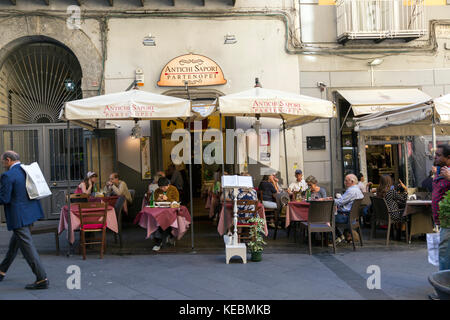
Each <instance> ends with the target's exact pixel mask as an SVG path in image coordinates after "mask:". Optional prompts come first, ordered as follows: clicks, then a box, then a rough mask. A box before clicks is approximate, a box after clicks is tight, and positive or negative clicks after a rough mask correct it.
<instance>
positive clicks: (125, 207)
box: [88, 196, 128, 214]
mask: <svg viewBox="0 0 450 320" xmlns="http://www.w3.org/2000/svg"><path fill="white" fill-rule="evenodd" d="M119 197H120V196H105V197H89V198H88V201H89V202H106V203H108V205H110V206H113V207H114V206H115V205H116V202H117V200H118V199H119ZM122 211H123V212H125V213H126V214H128V205H127V201H126V200H125V201H124V202H123V207H122Z"/></svg>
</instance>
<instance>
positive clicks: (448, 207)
mask: <svg viewBox="0 0 450 320" xmlns="http://www.w3.org/2000/svg"><path fill="white" fill-rule="evenodd" d="M439 221H440V223H441V227H442V228H450V190H449V191H447V193H446V194H445V196H444V197H443V198H442V200H441V201H440V202H439Z"/></svg>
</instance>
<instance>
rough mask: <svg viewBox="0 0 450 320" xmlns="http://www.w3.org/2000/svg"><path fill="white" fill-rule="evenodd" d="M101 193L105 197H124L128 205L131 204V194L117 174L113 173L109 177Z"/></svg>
mask: <svg viewBox="0 0 450 320" xmlns="http://www.w3.org/2000/svg"><path fill="white" fill-rule="evenodd" d="M103 193H104V194H105V195H106V196H107V197H110V196H119V197H120V196H124V197H125V199H126V200H127V202H128V203H132V202H133V198H132V197H131V193H130V191H129V190H128V186H127V184H126V182H125V181H122V180H120V179H119V174H118V173H117V172H113V173H111V174H110V175H109V181H107V182H106V185H105V187H104V188H103Z"/></svg>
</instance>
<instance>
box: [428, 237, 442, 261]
mask: <svg viewBox="0 0 450 320" xmlns="http://www.w3.org/2000/svg"><path fill="white" fill-rule="evenodd" d="M439 241H440V234H439V233H427V249H428V262H429V263H431V264H432V265H433V266H438V265H439Z"/></svg>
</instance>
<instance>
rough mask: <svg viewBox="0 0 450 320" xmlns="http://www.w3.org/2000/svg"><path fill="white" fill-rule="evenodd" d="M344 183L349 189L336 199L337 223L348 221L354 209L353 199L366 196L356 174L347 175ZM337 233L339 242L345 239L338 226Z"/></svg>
mask: <svg viewBox="0 0 450 320" xmlns="http://www.w3.org/2000/svg"><path fill="white" fill-rule="evenodd" d="M344 184H345V187H346V188H347V190H346V191H345V193H344V194H343V195H342V196H341V197H340V198H338V199H335V200H334V203H335V205H336V206H337V215H336V216H335V222H336V223H337V224H338V223H339V224H341V223H342V224H344V223H348V217H349V214H350V210H352V205H353V201H354V200H356V199H362V198H364V195H363V194H362V192H361V190H360V189H359V187H358V186H357V184H358V178H357V177H356V176H355V175H354V174H348V175H346V176H345V180H344ZM336 235H337V242H338V243H339V242H341V241H343V240H344V239H345V238H344V236H343V235H342V233H341V231H340V230H339V229H338V228H336Z"/></svg>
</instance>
